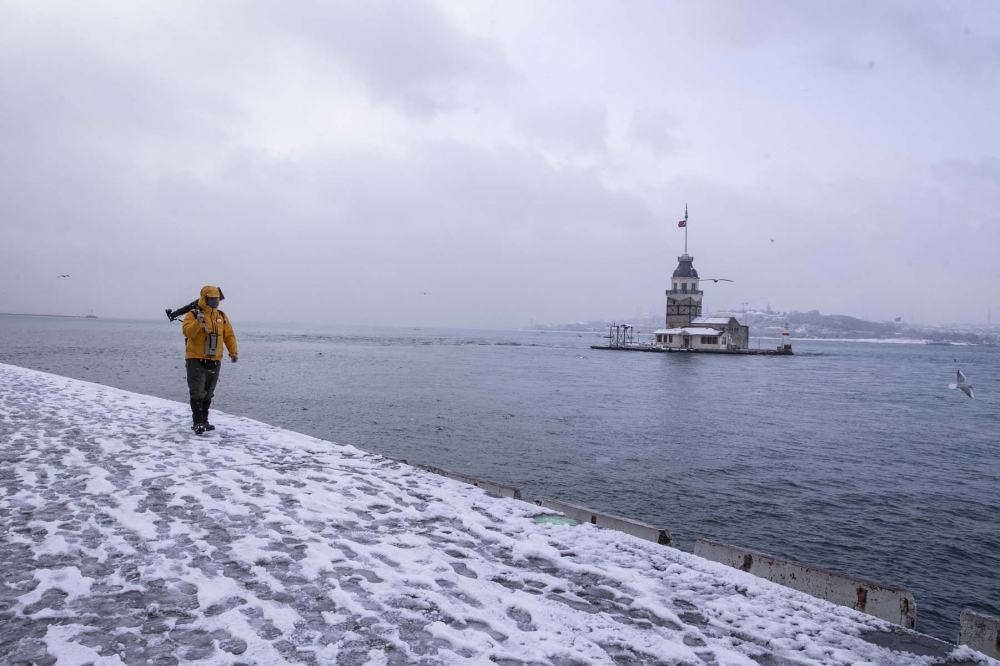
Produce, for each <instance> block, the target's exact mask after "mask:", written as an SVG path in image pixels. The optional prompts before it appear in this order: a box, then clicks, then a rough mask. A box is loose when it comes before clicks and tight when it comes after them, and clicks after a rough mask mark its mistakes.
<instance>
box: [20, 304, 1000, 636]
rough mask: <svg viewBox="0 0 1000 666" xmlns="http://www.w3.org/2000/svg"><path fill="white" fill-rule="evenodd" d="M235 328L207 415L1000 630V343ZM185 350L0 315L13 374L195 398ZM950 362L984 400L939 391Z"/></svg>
mask: <svg viewBox="0 0 1000 666" xmlns="http://www.w3.org/2000/svg"><path fill="white" fill-rule="evenodd" d="M234 325H235V328H236V333H237V337H238V340H239V347H240V362H239V363H238V364H236V365H233V364H230V363H228V362H227V363H225V364H224V367H223V369H222V376H221V380H220V382H219V387H218V389H217V392H216V400H215V402H214V403H213V408H218V409H220V410H224V411H227V412H230V413H235V414H240V415H243V416H247V417H250V418H253V419H257V420H260V421H264V422H267V423H270V424H273V425H276V426H281V427H284V428H289V429H291V430H296V431H299V432H305V433H308V434H310V435H314V436H317V437H321V438H324V439H329V440H332V441H337V442H341V443H346V444H352V445H354V446H357V447H359V448H362V449H365V450H368V451H372V452H377V453H383V454H386V455H390V456H394V457H401V458H406V459H407V460H409V461H410V462H419V463H427V464H430V465H435V466H439V467H443V468H446V469H450V470H454V471H458V472H463V473H466V474H471V475H473V476H479V477H482V478H485V479H489V480H492V481H497V482H501V483H506V484H510V485H514V486H517V487H519V488H520V489H521V491H522V493H523V495H524V497H525V499H533V498H535V497H551V498H555V499H559V500H562V501H565V502H570V503H575V504H582V505H584V506H588V507H591V508H593V509H596V510H600V511H604V512H607V513H614V514H618V515H622V516H627V517H630V518H633V519H636V520H640V521H643V522H647V523H652V524H654V525H658V526H664V527H667V528H668V529H670V531H671V532H672V533H673V535H674V538H675V542H676V544H677V545H678V546H679V547H681V548H682V549H685V550H691V549H692V546H693V543H694V540H695V539H697V538H702V537H704V538H709V539H715V540H719V541H724V542H727V543H731V544H734V545H739V546H744V547H747V548H751V549H754V550H758V551H762V552H765V553H770V554H773V555H778V556H783V557H787V558H791V559H794V560H797V561H799V562H803V563H807V564H811V565H815V566H820V567H824V568H828V569H832V570H835V571H839V572H843V573H849V574H853V575H857V576H861V577H864V578H869V579H872V580H876V581H879V582H882V583H886V584H889V585H895V586H899V587H903V588H906V589H908V590H910V591H911V592H912V593H913V594H914V596H915V597H916V600H917V629H918V630H919V631H922V632H925V633H930V634H932V635H935V636H937V637H939V638H942V639H945V640H951V641H954V639H955V634H956V632H957V626H958V617H959V612H960V610H961V609H962V608H963V607H971V608H974V609H978V610H979V611H982V612H986V613H991V614H994V615H997V614H1000V576H997V574H996V572H997V571H1000V427H998V426H1000V349H996V348H986V347H956V346H951V347H942V346H927V345H905V344H877V343H856V342H808V341H798V340H794V341H793V343H794V345H795V352H796V355H795V356H791V357H782V356H777V357H772V356H745V357H743V356H722V355H707V354H634V353H625V352H611V351H601V350H593V349H591V348H590V346H591V345H593V344H604V343H605V342H606V341H605V340H604V339H603V338H602V337H600V336H599V334H596V333H577V332H562V333H558V332H557V333H553V332H545V333H542V332H535V331H518V332H503V331H458V330H428V329H424V330H420V329H400V328H394V329H377V328H367V327H323V326H308V325H296V324H285V325H273V324H271V325H268V324H253V323H246V322H241V321H239V319H237V320H236V321H235V322H234ZM183 342H184V340H183V336H182V334H181V331H180V324H179V323H177V322H175V323H173V324H171V323H168V322H167V321H165V320H164V321H155V320H151V321H129V320H109V319H71V318H57V317H27V316H7V315H3V316H0V363H10V364H14V365H21V366H24V367H30V368H35V369H38V370H45V371H48V372H54V373H56V374H61V375H66V376H69V377H74V378H78V379H84V380H88V381H93V382H98V383H102V384H107V385H110V386H115V387H119V388H123V389H126V390H131V391H136V392H140V393H149V394H152V395H157V396H161V397H165V398H170V399H173V400H178V401H182V402H186V401H187V394H186V390H187V386H186V383H185V377H184V364H183V349H184V345H183ZM756 344H757V342H756V341H754V345H756ZM774 344H776V342H775V341H764V342H762V345H764V346H767V345H774ZM959 367H960V368H961V369H962V371H963V372H964V373H965V374H966V376H968V378H969V381H971V382H972V384H973V385H974V386H975V391H976V396H977V397H976V399H975V400H970V399H969V398H967V397H966V396H965V395H963V394H962V393H961V392H959V391H954V390H949V389H948V384H949V383H953V382H954V381H955V380H954V377H955V372H956V370H957V369H958V368H959ZM188 425H189V424H188V423H186V422H178V423H177V427H178V428H186V427H188ZM210 442H211V440H210V439H206V440H205V444H204V445H206V446H210V445H211V443H210Z"/></svg>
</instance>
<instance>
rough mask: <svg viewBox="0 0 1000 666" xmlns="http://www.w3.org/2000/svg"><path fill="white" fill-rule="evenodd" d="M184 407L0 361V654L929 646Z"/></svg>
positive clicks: (714, 654) (896, 660)
mask: <svg viewBox="0 0 1000 666" xmlns="http://www.w3.org/2000/svg"><path fill="white" fill-rule="evenodd" d="M187 419H188V415H187V412H186V406H183V405H179V404H177V403H172V402H169V401H165V400H161V399H157V398H152V397H148V396H141V395H136V394H131V393H126V392H123V391H119V390H116V389H111V388H107V387H102V386H99V385H94V384H88V383H85V382H79V381H75V380H70V379H66V378H62V377H57V376H54V375H47V374H43V373H38V372H34V371H30V370H24V369H21V368H15V367H12V366H4V365H0V536H2V544H0V572H2V573H0V575H2V585H0V657H2V659H0V662H2V663H3V664H37V665H47V664H56V663H58V664H60V665H63V664H66V665H73V666H77V665H79V666H82V665H84V664H95V665H98V664H137V665H138V664H143V665H147V664H154V665H163V666H166V665H172V664H181V663H183V664H187V663H196V664H206V665H207V664H286V663H287V664H343V665H350V664H453V663H468V664H484V663H485V664H489V663H498V664H504V665H508V666H513V665H521V664H551V665H557V666H558V665H562V666H568V665H570V664H668V663H670V664H674V663H676V664H716V665H718V666H725V665H731V664H752V663H761V664H775V665H776V664H847V663H873V664H875V663H877V664H888V665H892V664H910V663H921V664H930V663H945V662H944V661H942V660H940V659H938V660H936V661H935V660H934V659H933V658H931V657H918V656H915V655H913V654H909V653H900V652H893V651H890V650H888V649H886V648H884V647H879V646H877V645H875V644H873V643H872V642H870V641H866V640H864V639H862V638H861V634H862V633H864V632H870V631H887V630H890V629H891V626H890V625H888V624H887V623H885V622H882V621H879V620H876V619H874V618H870V617H868V616H864V615H861V614H858V613H855V612H853V611H850V610H848V609H844V608H838V607H834V606H832V605H829V604H826V603H823V602H820V601H817V600H815V599H812V598H810V597H807V596H805V595H802V594H799V593H796V592H792V591H790V590H786V589H784V588H781V587H779V586H776V585H772V584H770V583H767V582H765V581H761V580H759V579H756V578H754V577H752V576H749V575H748V574H744V573H742V572H738V571H734V570H731V569H727V568H725V567H722V566H720V565H716V564H713V563H710V562H707V561H705V560H701V559H699V558H696V557H694V556H693V555H690V554H686V553H682V552H680V551H677V550H674V549H672V548H666V547H663V546H657V545H655V544H650V543H646V542H642V541H639V540H637V539H634V538H632V537H628V536H625V535H622V534H619V533H615V532H610V531H607V530H601V529H598V528H595V527H592V526H589V525H582V526H577V527H569V526H563V525H539V524H535V522H534V521H533V518H534V517H535V516H536V515H537V514H538V511H539V510H538V509H537V508H536V507H534V506H533V505H531V504H529V503H526V502H519V501H515V500H509V499H500V498H495V497H490V496H487V495H486V494H484V493H483V492H482V491H481V490H479V489H477V488H474V487H471V486H466V485H463V484H459V483H457V482H454V481H450V480H448V479H444V478H442V477H439V476H435V475H432V474H429V473H426V472H423V471H421V470H418V469H415V468H413V467H409V466H407V465H403V464H400V463H397V462H394V461H391V460H388V459H385V458H382V457H380V456H375V455H370V454H366V453H364V452H362V451H359V450H357V449H355V448H353V447H350V446H338V445H334V444H331V443H329V442H323V441H320V440H316V439H314V438H310V437H306V436H304V435H299V434H296V433H292V432H288V431H284V430H279V429H277V428H273V427H270V426H267V425H264V424H261V423H257V422H254V421H250V420H248V419H242V418H237V417H231V416H227V415H224V414H215V413H213V421H214V422H216V423H217V425H218V426H219V429H218V430H217V431H216V432H215V433H214V434H212V435H210V436H203V437H197V436H195V435H193V434H191V433H190V431H189V430H188V429H187V427H186V424H187ZM971 655H972V653H971V652H969V651H968V650H964V649H963V650H958V651H956V652H955V653H954V654H953V658H954V659H955V660H958V659H965V660H969V659H971V658H972V657H971ZM965 663H972V662H971V661H966V662H965ZM978 663H987V662H986V661H985V660H981V661H980V662H978ZM993 663H995V662H993Z"/></svg>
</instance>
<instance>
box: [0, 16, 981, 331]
mask: <svg viewBox="0 0 1000 666" xmlns="http://www.w3.org/2000/svg"><path fill="white" fill-rule="evenodd" d="M996 13H997V10H994V9H991V8H990V6H978V5H976V6H969V7H967V8H959V9H955V8H953V6H950V5H943V4H930V5H921V6H920V7H919V8H917V9H913V10H912V11H911V10H908V9H907V7H906V6H903V5H898V4H894V3H886V4H878V5H871V4H868V3H858V4H850V3H848V4H845V5H838V6H836V7H832V6H831V7H827V6H819V5H802V4H800V3H783V2H782V3H777V4H773V5H761V6H760V7H755V8H754V10H753V11H752V12H751V11H749V10H748V9H746V8H745V6H744V5H741V4H739V3H733V4H732V5H722V6H709V5H703V6H702V5H699V6H690V5H687V6H667V5H630V6H628V7H625V8H623V9H622V10H621V11H616V12H611V13H608V12H606V11H604V10H601V8H600V5H599V4H587V3H570V4H565V5H563V4H559V3H558V2H555V3H553V4H552V5H550V6H547V8H546V9H544V10H543V9H540V8H538V7H535V6H532V5H514V6H508V7H505V8H504V9H503V10H502V11H500V14H499V15H497V14H496V13H494V14H492V15H491V14H490V13H489V12H487V11H486V9H485V8H481V7H479V6H476V5H466V4H461V5H453V4H449V3H440V4H438V3H402V4H390V3H354V2H343V3H332V4H330V3H323V4H320V3H315V4H299V5H295V6H289V7H281V8H279V7H278V6H277V5H270V4H264V3H259V4H252V5H244V4H235V3H230V4H211V5H204V4H199V3H183V2H180V3H171V4H169V5H162V4H152V3H150V4H143V3H129V4H128V5H119V6H113V5H109V6H101V5H95V6H88V7H87V8H85V9H84V8H82V6H79V5H75V4H72V3H68V4H65V5H55V6H51V7H50V8H49V9H44V8H41V7H40V6H38V5H35V4H33V3H22V4H15V3H6V4H4V5H2V6H0V98H2V99H3V100H4V104H3V105H0V237H2V238H3V242H2V243H0V311H11V310H17V311H35V312H63V313H73V314H82V313H86V312H87V311H89V310H90V309H91V308H94V309H95V310H96V311H97V312H98V314H103V315H111V314H114V315H118V316H158V313H159V312H160V311H162V308H163V307H166V306H167V305H176V304H179V303H180V302H183V300H184V299H185V298H187V297H188V295H189V294H191V293H193V292H195V291H196V290H197V289H198V288H199V287H200V286H201V285H202V284H206V283H219V284H222V285H223V286H225V287H226V290H227V294H228V295H229V296H230V298H229V300H230V301H231V303H232V305H231V306H230V309H232V310H233V314H234V315H237V314H238V315H239V316H240V318H243V319H283V318H286V317H288V316H292V317H293V318H295V319H298V320H336V321H342V322H350V323H364V322H371V323H382V324H392V323H399V324H415V325H430V324H435V323H437V324H441V325H454V326H517V325H520V324H523V323H524V322H526V321H527V320H528V319H530V318H534V319H535V320H536V321H545V320H575V319H581V318H590V317H595V318H596V317H602V316H609V317H615V316H621V315H622V314H623V313H624V314H626V315H629V314H631V313H634V312H635V311H636V310H639V309H642V310H647V309H648V310H655V311H659V310H660V309H662V306H663V303H662V293H663V287H664V284H665V282H666V280H667V277H668V276H669V274H670V272H671V271H672V270H673V267H674V264H675V262H676V256H677V254H679V252H680V249H681V244H682V242H683V241H682V234H681V233H680V232H679V230H678V229H677V228H676V220H677V218H678V217H679V216H680V215H681V214H682V213H683V206H684V203H685V202H689V203H690V204H691V210H692V226H691V229H690V232H691V233H690V240H691V243H692V251H693V252H694V253H695V255H696V257H697V265H698V266H699V270H700V271H701V272H702V273H703V274H706V275H707V274H709V273H715V274H724V275H725V276H727V277H732V278H734V279H736V280H737V282H736V283H734V284H733V285H730V286H727V287H725V288H722V287H721V286H720V287H716V288H713V289H712V290H711V291H710V293H709V294H708V296H707V299H708V304H709V307H726V306H731V305H736V304H738V303H740V302H741V301H748V300H750V301H755V300H760V299H761V298H765V299H767V300H769V301H770V302H771V303H772V305H773V306H774V307H776V308H779V309H791V308H800V309H811V308H819V309H821V310H824V311H840V312H845V313H847V314H861V313H862V311H863V312H864V313H867V314H869V315H870V316H875V317H877V316H884V317H891V316H896V315H898V314H901V313H902V314H906V315H907V318H908V319H910V320H914V319H921V318H922V319H924V320H929V321H942V320H956V319H965V318H968V317H969V316H970V315H969V313H974V312H980V311H983V310H985V306H983V303H984V302H986V301H987V300H988V299H990V298H992V294H994V293H996V291H997V289H998V288H1000V275H998V273H997V269H996V261H995V257H993V256H992V254H994V252H995V248H996V247H998V246H1000V222H998V218H997V213H996V212H995V211H996V204H995V202H996V199H997V195H998V187H1000V167H998V166H997V157H996V155H998V154H1000V148H998V147H997V145H996V140H995V138H994V137H993V134H992V133H991V129H990V128H991V127H992V122H993V120H992V116H993V111H992V110H993V109H995V108H996V106H997V104H998V103H1000V93H998V92H997V88H996V87H995V86H988V85H984V84H983V82H984V81H985V80H987V79H988V78H989V77H992V76H994V73H993V72H992V71H991V69H990V67H989V66H988V63H989V62H992V61H991V60H990V58H991V57H992V56H991V54H992V52H993V51H992V49H993V44H994V43H995V41H996V38H997V30H998V28H997V27H996V26H1000V21H993V22H991V21H989V20H987V19H988V18H989V15H991V14H992V15H995V14H996ZM751 14H752V15H751ZM552 16H556V17H557V18H559V20H552ZM901 17H902V18H901ZM906 17H912V18H906ZM498 18H499V19H501V20H497V19H498ZM908 21H909V22H908ZM758 29H759V30H758ZM966 30H968V32H966ZM956 36H957V37H958V38H956ZM965 40H969V41H965ZM824 58H826V60H824ZM837 58H840V59H841V61H840V62H839V64H838V62H837ZM976 59H978V60H979V61H980V62H981V63H986V64H971V63H972V61H973V60H976ZM868 60H872V61H874V62H875V63H876V66H875V67H874V69H872V68H869V67H867V65H866V63H867V61H868ZM831 65H833V66H831ZM855 70H860V72H859V73H863V74H864V76H859V75H856V71H855ZM667 109H669V112H668V111H666V110H667ZM768 238H775V239H776V242H775V243H773V244H772V243H770V242H769V241H768V240H767V239H768ZM958 258H961V261H959V259H958ZM60 273H70V274H71V275H73V279H72V280H62V281H59V282H52V280H54V276H55V275H58V274H60ZM50 276H51V277H50ZM969 276H974V278H975V279H974V280H969V279H968V278H969ZM958 283H962V284H964V285H966V287H965V288H964V289H962V290H959V291H956V290H955V289H954V287H953V285H954V284H958ZM419 291H429V292H431V293H432V294H433V297H432V298H423V299H417V298H416V293H417V292H419ZM107 304H113V306H108V305H107ZM276 304H280V309H279V308H276ZM102 308H107V309H102ZM288 312H292V313H293V314H292V315H288V314H287V313H288Z"/></svg>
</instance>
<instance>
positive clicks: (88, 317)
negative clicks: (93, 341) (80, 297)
mask: <svg viewBox="0 0 1000 666" xmlns="http://www.w3.org/2000/svg"><path fill="white" fill-rule="evenodd" d="M84 319H97V315H95V314H94V311H93V310H91V311H90V314H89V315H87V316H86V317H84Z"/></svg>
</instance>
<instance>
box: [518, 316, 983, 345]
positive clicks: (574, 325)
mask: <svg viewBox="0 0 1000 666" xmlns="http://www.w3.org/2000/svg"><path fill="white" fill-rule="evenodd" d="M708 314H710V315H712V316H730V315H731V316H734V317H736V318H737V319H739V320H740V322H741V323H744V324H748V325H749V326H750V335H751V336H752V337H780V336H781V334H782V332H783V331H784V330H785V326H786V325H787V326H788V331H789V333H790V335H791V337H792V338H798V339H808V338H828V339H839V340H858V339H863V340H867V339H882V340H891V339H914V340H929V341H932V342H964V343H969V344H984V343H988V344H997V343H1000V327H987V326H974V325H963V324H952V325H948V326H917V325H911V324H909V323H906V322H885V321H868V320H865V319H858V318H857V317H852V316H850V315H842V314H834V315H825V314H822V313H821V312H820V311H819V310H810V311H808V312H799V311H797V310H796V311H792V312H774V311H747V312H746V313H744V312H730V311H715V312H711V313H706V315H708ZM612 324H631V325H632V326H634V327H635V329H636V331H637V332H642V333H652V332H653V331H654V330H656V329H658V328H663V326H664V314H662V313H645V314H643V315H640V316H637V317H627V318H621V319H617V320H610V319H605V320H591V321H577V322H570V323H563V324H535V325H533V326H530V327H529V328H531V329H534V330H543V331H544V330H564V331H596V332H606V331H607V330H608V327H609V326H611V325H612Z"/></svg>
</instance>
